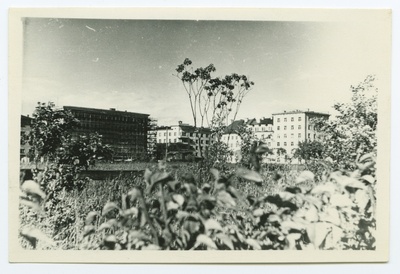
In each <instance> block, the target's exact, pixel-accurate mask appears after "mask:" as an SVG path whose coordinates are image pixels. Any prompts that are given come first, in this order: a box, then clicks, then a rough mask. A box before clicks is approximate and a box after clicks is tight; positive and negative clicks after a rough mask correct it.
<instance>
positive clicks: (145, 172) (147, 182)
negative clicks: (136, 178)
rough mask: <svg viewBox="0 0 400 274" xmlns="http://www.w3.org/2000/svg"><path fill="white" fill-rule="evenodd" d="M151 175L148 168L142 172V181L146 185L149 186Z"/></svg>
mask: <svg viewBox="0 0 400 274" xmlns="http://www.w3.org/2000/svg"><path fill="white" fill-rule="evenodd" d="M152 174H153V173H152V172H151V170H150V169H148V168H146V170H145V171H144V181H145V182H146V184H147V185H151V182H150V177H151V175H152Z"/></svg>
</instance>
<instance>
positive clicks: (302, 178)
mask: <svg viewBox="0 0 400 274" xmlns="http://www.w3.org/2000/svg"><path fill="white" fill-rule="evenodd" d="M306 181H314V173H312V172H311V171H309V170H304V171H303V172H301V173H300V175H299V176H298V177H297V178H296V183H297V184H299V183H302V182H306Z"/></svg>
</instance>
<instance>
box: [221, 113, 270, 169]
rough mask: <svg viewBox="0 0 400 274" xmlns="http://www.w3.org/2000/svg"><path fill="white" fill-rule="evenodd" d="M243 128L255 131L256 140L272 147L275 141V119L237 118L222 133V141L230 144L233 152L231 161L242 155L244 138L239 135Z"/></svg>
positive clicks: (233, 161) (235, 160)
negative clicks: (273, 140) (273, 139)
mask: <svg viewBox="0 0 400 274" xmlns="http://www.w3.org/2000/svg"><path fill="white" fill-rule="evenodd" d="M241 128H242V129H246V130H249V131H251V132H252V133H253V136H254V141H261V142H263V143H265V144H267V145H268V146H269V147H272V145H273V142H272V138H273V133H274V132H273V120H272V119H271V118H262V119H260V120H259V121H257V120H256V119H247V120H237V121H233V122H232V124H230V125H229V126H228V127H227V128H226V129H225V133H224V134H223V135H222V138H221V141H222V142H224V143H225V144H227V145H228V147H229V149H230V150H231V151H232V152H233V155H232V157H231V159H230V162H232V163H235V162H237V161H238V159H239V158H240V157H241V155H240V151H241V146H242V139H241V137H240V136H239V134H238V133H239V131H240V130H241Z"/></svg>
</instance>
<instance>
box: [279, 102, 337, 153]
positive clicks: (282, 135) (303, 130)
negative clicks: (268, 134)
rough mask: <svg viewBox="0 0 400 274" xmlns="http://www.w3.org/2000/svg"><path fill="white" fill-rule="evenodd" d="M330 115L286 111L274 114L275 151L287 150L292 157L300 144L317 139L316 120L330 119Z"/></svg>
mask: <svg viewBox="0 0 400 274" xmlns="http://www.w3.org/2000/svg"><path fill="white" fill-rule="evenodd" d="M329 116H330V115H329V114H327V113H321V112H314V111H301V110H294V111H284V112H281V113H274V114H272V119H273V132H274V134H273V145H272V147H273V148H274V149H279V148H283V149H285V151H286V153H287V155H288V156H292V155H293V153H294V151H295V149H297V148H298V144H299V142H304V141H306V140H309V141H313V140H315V139H316V137H317V135H318V132H317V131H316V130H315V128H314V125H313V119H314V118H322V119H329Z"/></svg>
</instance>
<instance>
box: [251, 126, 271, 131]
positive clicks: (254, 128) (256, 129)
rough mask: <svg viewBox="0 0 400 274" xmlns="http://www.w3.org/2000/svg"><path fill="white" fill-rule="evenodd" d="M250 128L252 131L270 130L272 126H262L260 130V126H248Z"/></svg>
mask: <svg viewBox="0 0 400 274" xmlns="http://www.w3.org/2000/svg"><path fill="white" fill-rule="evenodd" d="M250 129H251V130H252V131H255V132H257V131H265V130H267V131H272V127H271V126H268V127H267V128H265V127H262V128H261V130H260V128H258V127H250Z"/></svg>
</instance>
